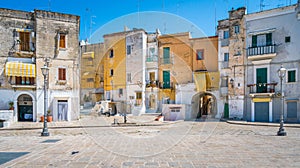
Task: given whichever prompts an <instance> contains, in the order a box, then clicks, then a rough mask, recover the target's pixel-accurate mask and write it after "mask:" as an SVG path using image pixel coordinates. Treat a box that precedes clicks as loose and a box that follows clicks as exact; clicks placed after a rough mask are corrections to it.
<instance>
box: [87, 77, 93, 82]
mask: <svg viewBox="0 0 300 168" xmlns="http://www.w3.org/2000/svg"><path fill="white" fill-rule="evenodd" d="M86 81H87V82H94V78H87V79H86Z"/></svg>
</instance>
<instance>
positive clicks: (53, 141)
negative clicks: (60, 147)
mask: <svg viewBox="0 0 300 168" xmlns="http://www.w3.org/2000/svg"><path fill="white" fill-rule="evenodd" d="M60 140H61V139H47V140H45V141H42V142H41V143H55V142H58V141H60Z"/></svg>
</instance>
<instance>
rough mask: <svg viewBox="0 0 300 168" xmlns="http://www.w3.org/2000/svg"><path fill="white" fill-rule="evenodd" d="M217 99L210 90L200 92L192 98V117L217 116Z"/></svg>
mask: <svg viewBox="0 0 300 168" xmlns="http://www.w3.org/2000/svg"><path fill="white" fill-rule="evenodd" d="M217 112H218V109H217V99H216V97H215V95H213V94H212V93H209V92H199V93H197V94H196V95H194V96H193V98H192V111H191V119H195V120H196V119H198V118H201V117H211V118H215V117H216V115H217Z"/></svg>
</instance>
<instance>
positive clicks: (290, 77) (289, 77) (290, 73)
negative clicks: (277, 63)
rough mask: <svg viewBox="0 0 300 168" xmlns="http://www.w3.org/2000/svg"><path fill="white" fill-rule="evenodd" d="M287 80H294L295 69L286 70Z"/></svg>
mask: <svg viewBox="0 0 300 168" xmlns="http://www.w3.org/2000/svg"><path fill="white" fill-rule="evenodd" d="M287 82H296V70H288V71H287Z"/></svg>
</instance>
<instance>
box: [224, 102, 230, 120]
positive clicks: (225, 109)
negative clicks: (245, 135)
mask: <svg viewBox="0 0 300 168" xmlns="http://www.w3.org/2000/svg"><path fill="white" fill-rule="evenodd" d="M224 118H229V106H228V103H225V106H224Z"/></svg>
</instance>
